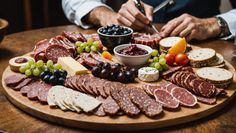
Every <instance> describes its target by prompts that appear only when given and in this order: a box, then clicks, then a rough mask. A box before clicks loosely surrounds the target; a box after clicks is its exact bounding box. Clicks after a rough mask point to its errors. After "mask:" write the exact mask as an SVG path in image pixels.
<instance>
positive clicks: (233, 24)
mask: <svg viewBox="0 0 236 133" xmlns="http://www.w3.org/2000/svg"><path fill="white" fill-rule="evenodd" d="M217 16H219V17H222V18H223V19H224V20H225V21H226V22H227V24H228V27H229V31H230V33H231V35H229V36H227V37H224V38H223V39H231V38H233V37H235V36H236V9H233V10H230V11H229V12H226V13H224V14H220V15H217Z"/></svg>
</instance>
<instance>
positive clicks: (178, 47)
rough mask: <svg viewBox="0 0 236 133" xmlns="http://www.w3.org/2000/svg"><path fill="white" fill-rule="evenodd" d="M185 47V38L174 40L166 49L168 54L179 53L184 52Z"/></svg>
mask: <svg viewBox="0 0 236 133" xmlns="http://www.w3.org/2000/svg"><path fill="white" fill-rule="evenodd" d="M186 47H187V42H186V39H185V38H182V39H180V40H179V41H178V42H176V43H175V44H174V45H173V46H172V47H171V48H170V49H169V51H168V53H170V54H175V55H176V54H180V53H184V52H185V50H186Z"/></svg>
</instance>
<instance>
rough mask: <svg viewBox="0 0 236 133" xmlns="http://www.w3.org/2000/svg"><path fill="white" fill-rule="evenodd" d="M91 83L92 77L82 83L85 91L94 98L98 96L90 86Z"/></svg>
mask: <svg viewBox="0 0 236 133" xmlns="http://www.w3.org/2000/svg"><path fill="white" fill-rule="evenodd" d="M89 82H91V77H90V78H89V77H88V78H84V80H83V81H82V87H83V88H84V90H86V93H87V94H91V95H93V96H96V94H94V93H93V91H92V88H91V87H90V85H89Z"/></svg>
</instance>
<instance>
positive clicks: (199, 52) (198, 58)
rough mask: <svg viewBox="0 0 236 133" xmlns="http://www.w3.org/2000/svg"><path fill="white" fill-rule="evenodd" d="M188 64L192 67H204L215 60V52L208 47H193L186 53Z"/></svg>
mask: <svg viewBox="0 0 236 133" xmlns="http://www.w3.org/2000/svg"><path fill="white" fill-rule="evenodd" d="M187 54H188V58H189V60H190V65H192V66H193V67H196V68H199V67H205V66H208V65H209V64H211V63H212V62H214V61H215V60H216V52H215V50H213V49H210V48H200V49H194V50H191V51H190V52H188V53H187Z"/></svg>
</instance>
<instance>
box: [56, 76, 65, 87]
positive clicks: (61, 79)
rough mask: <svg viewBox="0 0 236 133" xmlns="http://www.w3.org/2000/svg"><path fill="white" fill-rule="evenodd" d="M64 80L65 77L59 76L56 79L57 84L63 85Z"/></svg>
mask: <svg viewBox="0 0 236 133" xmlns="http://www.w3.org/2000/svg"><path fill="white" fill-rule="evenodd" d="M64 82H65V78H62V77H60V78H59V79H58V81H57V84H59V85H63V84H64Z"/></svg>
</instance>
